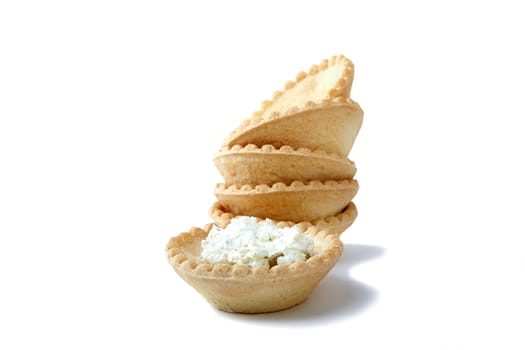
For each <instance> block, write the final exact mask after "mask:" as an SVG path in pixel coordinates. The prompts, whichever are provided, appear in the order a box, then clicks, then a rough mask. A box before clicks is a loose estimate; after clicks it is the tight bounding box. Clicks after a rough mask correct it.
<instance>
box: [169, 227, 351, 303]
mask: <svg viewBox="0 0 525 350" xmlns="http://www.w3.org/2000/svg"><path fill="white" fill-rule="evenodd" d="M210 228H211V225H207V226H206V227H205V228H204V229H200V228H192V229H191V230H189V232H183V233H181V234H179V235H178V236H176V237H173V238H171V239H170V241H169V242H168V244H167V246H166V256H167V258H168V261H169V263H170V264H171V266H172V267H173V269H174V270H175V271H176V272H177V273H178V274H179V275H180V276H181V277H182V278H183V279H184V280H185V281H186V282H187V283H189V284H190V285H191V286H192V287H193V288H195V289H196V290H197V291H198V292H199V293H201V294H202V295H203V296H204V297H205V298H206V300H207V301H208V302H209V303H210V304H211V305H213V306H214V307H216V308H218V309H220V310H224V311H229V312H239V313H263V312H273V311H278V310H283V309H286V308H289V307H292V306H294V305H297V304H299V303H301V302H303V301H304V300H305V299H306V298H308V296H309V295H310V294H311V293H312V291H313V289H314V288H315V287H316V286H317V284H318V283H319V282H320V281H321V279H323V278H324V276H325V275H326V274H327V273H328V272H329V271H330V270H331V269H332V267H333V266H334V265H335V263H336V262H337V260H338V259H339V257H340V256H341V253H342V251H343V244H342V242H341V240H340V239H339V237H338V236H337V235H334V234H330V233H329V232H328V231H325V230H322V231H318V230H316V228H314V227H312V228H310V229H308V230H307V231H306V232H305V234H308V235H310V236H311V237H312V238H313V239H314V251H315V255H314V256H312V257H310V258H309V259H308V260H306V261H299V262H295V263H293V264H290V265H275V266H273V267H271V268H268V267H254V268H251V267H249V266H248V265H237V264H209V263H207V262H204V261H202V259H201V257H200V252H201V241H202V240H203V239H205V238H206V236H207V234H208V232H209V230H210Z"/></svg>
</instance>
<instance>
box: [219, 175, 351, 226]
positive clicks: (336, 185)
mask: <svg viewBox="0 0 525 350" xmlns="http://www.w3.org/2000/svg"><path fill="white" fill-rule="evenodd" d="M358 189H359V184H358V182H357V181H356V180H355V179H348V180H341V181H332V180H329V181H325V182H321V181H309V182H306V183H304V182H301V181H294V182H292V183H291V184H290V185H286V184H284V183H280V182H278V183H275V184H272V185H271V186H268V185H257V186H253V185H243V186H237V185H231V186H228V185H225V184H217V185H216V186H215V196H216V197H217V199H218V201H219V202H220V204H221V205H222V206H223V207H224V208H225V209H226V210H227V211H228V212H230V213H232V214H233V215H245V216H256V217H260V218H270V219H272V220H275V221H293V222H301V221H313V220H316V219H323V218H326V217H328V216H332V215H336V214H338V213H340V212H341V210H343V208H345V207H346V206H347V205H348V204H349V203H350V202H351V201H352V199H353V198H354V196H355V195H356V193H357V191H358Z"/></svg>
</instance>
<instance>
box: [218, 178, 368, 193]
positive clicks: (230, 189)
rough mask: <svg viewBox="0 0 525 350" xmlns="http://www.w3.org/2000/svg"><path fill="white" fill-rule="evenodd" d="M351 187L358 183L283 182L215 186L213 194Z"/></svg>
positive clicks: (353, 180) (349, 181)
mask: <svg viewBox="0 0 525 350" xmlns="http://www.w3.org/2000/svg"><path fill="white" fill-rule="evenodd" d="M352 186H359V183H358V182H357V180H355V179H344V180H338V181H336V180H326V181H319V180H311V181H305V182H303V181H299V180H295V181H293V182H292V183H291V184H289V185H286V184H285V183H283V182H276V183H273V184H272V185H271V186H270V185H266V184H259V185H252V184H245V185H242V186H239V185H235V184H231V185H229V184H224V183H218V184H215V191H214V192H215V193H230V194H239V193H242V194H248V193H250V194H262V193H270V192H293V191H312V190H326V189H328V188H330V189H341V188H347V187H352Z"/></svg>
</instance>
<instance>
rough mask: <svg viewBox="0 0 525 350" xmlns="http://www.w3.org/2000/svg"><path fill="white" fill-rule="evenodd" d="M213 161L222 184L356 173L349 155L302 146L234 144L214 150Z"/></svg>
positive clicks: (344, 176) (339, 177) (337, 177)
mask: <svg viewBox="0 0 525 350" xmlns="http://www.w3.org/2000/svg"><path fill="white" fill-rule="evenodd" d="M213 162H214V164H215V166H216V167H217V169H218V170H219V172H220V173H221V175H222V177H223V178H224V181H225V183H227V184H235V185H244V184H272V183H276V182H283V183H285V184H290V183H292V182H293V181H295V180H298V181H310V180H320V181H322V180H325V179H332V180H344V179H351V178H353V177H354V175H355V173H356V167H355V164H354V162H352V161H351V160H349V159H348V158H346V157H343V156H340V155H338V154H335V153H327V152H325V151H322V150H314V151H312V150H310V149H308V148H304V147H302V148H299V149H294V148H292V147H291V146H282V147H280V148H276V147H274V146H273V145H264V146H262V147H258V146H256V145H253V144H249V145H247V146H244V147H243V146H240V145H234V146H233V147H227V148H223V149H221V150H220V151H219V152H217V153H216V154H215V156H214V158H213Z"/></svg>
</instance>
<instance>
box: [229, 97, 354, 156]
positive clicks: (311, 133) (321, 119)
mask: <svg viewBox="0 0 525 350" xmlns="http://www.w3.org/2000/svg"><path fill="white" fill-rule="evenodd" d="M362 122H363V110H362V109H361V107H359V105H358V104H357V103H356V102H354V101H352V100H350V99H346V98H342V97H338V98H335V99H332V100H323V101H320V102H315V103H314V102H308V103H307V104H306V105H305V106H304V107H303V108H298V107H292V108H291V109H290V110H288V111H287V112H286V113H282V114H278V113H274V114H272V115H269V116H267V117H266V118H264V119H262V118H257V117H252V118H251V119H249V120H248V121H247V122H246V123H244V124H242V125H241V126H239V127H238V128H237V129H236V130H234V131H233V132H232V133H231V134H230V136H229V137H228V138H227V139H226V140H225V146H226V147H233V146H234V145H241V146H245V145H248V144H254V145H257V146H258V147H263V146H264V145H266V144H271V145H273V146H275V147H276V148H279V147H281V146H285V145H288V146H291V147H292V148H296V149H297V148H301V147H305V148H309V149H314V150H315V149H318V150H324V151H326V152H328V153H337V154H339V155H342V156H345V157H346V156H348V154H349V152H350V150H351V149H352V146H353V144H354V141H355V138H356V137H357V134H358V133H359V130H360V128H361V124H362Z"/></svg>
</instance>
